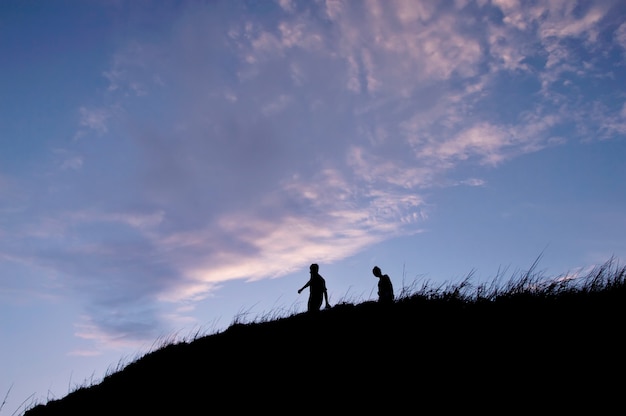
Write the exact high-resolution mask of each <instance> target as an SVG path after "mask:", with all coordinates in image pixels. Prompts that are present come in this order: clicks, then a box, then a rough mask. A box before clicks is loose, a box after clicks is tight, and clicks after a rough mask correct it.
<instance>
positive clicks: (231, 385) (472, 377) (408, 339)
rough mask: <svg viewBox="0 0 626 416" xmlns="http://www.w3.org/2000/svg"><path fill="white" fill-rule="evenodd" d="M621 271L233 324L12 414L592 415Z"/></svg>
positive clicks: (427, 291) (615, 349) (527, 278)
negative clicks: (476, 413) (570, 413)
mask: <svg viewBox="0 0 626 416" xmlns="http://www.w3.org/2000/svg"><path fill="white" fill-rule="evenodd" d="M625 279H626V268H623V267H622V268H620V267H616V266H615V264H614V263H613V262H612V261H610V262H607V263H606V264H605V265H603V266H602V267H599V268H597V269H595V270H593V271H592V272H590V273H589V274H588V275H587V276H584V277H580V278H577V279H565V278H559V279H551V280H549V279H543V278H541V277H537V275H533V273H532V272H529V273H525V274H522V275H520V276H519V277H518V278H513V279H511V280H510V281H509V282H508V283H507V284H506V285H505V286H504V287H499V286H498V285H497V284H496V283H493V284H491V285H479V286H478V287H474V286H472V285H471V284H470V283H471V279H469V278H468V279H467V280H465V281H463V282H461V283H460V284H458V285H453V286H449V287H440V288H434V289H433V288H432V287H429V286H428V285H424V286H423V287H422V288H421V289H419V290H414V291H407V290H404V291H403V293H402V294H401V295H400V296H398V297H397V299H396V301H395V302H393V304H391V305H389V306H384V305H379V304H377V303H376V302H370V301H366V302H362V303H357V304H350V303H342V304H338V305H335V306H334V307H333V308H332V309H329V310H322V311H319V312H317V313H308V312H304V313H299V314H294V315H291V316H287V317H283V318H278V319H275V320H271V321H265V322H254V323H247V324H242V323H235V324H232V325H231V326H230V327H229V328H228V329H226V330H225V331H223V332H219V333H215V334H212V335H206V336H202V337H200V338H197V339H194V340H193V341H191V342H180V343H172V344H170V345H166V346H164V347H162V348H160V349H158V350H156V351H154V352H151V353H148V354H146V355H145V356H143V357H141V358H139V359H137V360H136V361H134V362H132V363H130V364H128V365H127V366H126V367H125V368H123V369H122V370H121V371H118V372H116V373H113V374H110V375H108V376H107V377H105V378H104V379H103V380H102V382H100V383H99V384H96V385H92V386H89V387H82V388H79V389H77V390H75V391H73V392H71V393H70V394H68V395H67V396H65V397H63V398H61V399H58V400H52V401H49V402H48V403H46V404H39V405H37V406H35V407H33V408H31V409H29V410H28V411H26V413H25V415H26V416H53V415H64V416H69V415H95V414H106V415H157V414H158V415H161V414H168V415H170V414H171V415H195V414H249V413H251V412H252V413H267V412H270V413H280V414H297V413H306V414H309V413H332V414H338V413H348V414H355V413H362V412H367V413H381V412H382V413H384V414H398V413H400V412H402V413H407V412H410V413H426V414H433V413H436V414H443V413H445V414H450V413H469V412H479V413H492V414H493V413H496V414H522V413H527V412H530V411H532V412H533V414H535V413H542V414H543V413H558V414H562V413H563V412H565V411H569V410H572V409H574V410H578V411H579V412H582V413H587V411H588V413H590V414H606V413H608V410H609V409H612V408H614V407H615V406H620V407H621V397H622V395H623V387H624V382H623V381H621V380H623V378H624V377H623V370H624V366H623V363H624V359H623V355H624V349H623V346H624V341H623V340H622V339H623V330H624V317H625V316H626V315H625V313H624V312H625V309H626V302H625V301H626V280H625ZM618 413H619V412H618Z"/></svg>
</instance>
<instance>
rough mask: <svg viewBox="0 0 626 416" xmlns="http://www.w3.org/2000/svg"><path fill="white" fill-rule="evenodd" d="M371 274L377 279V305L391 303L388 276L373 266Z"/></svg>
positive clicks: (390, 287) (391, 291)
mask: <svg viewBox="0 0 626 416" xmlns="http://www.w3.org/2000/svg"><path fill="white" fill-rule="evenodd" d="M372 273H373V274H374V276H376V277H378V303H382V304H390V303H393V298H394V296H393V285H392V284H391V279H390V278H389V276H387V275H386V274H383V272H382V271H381V270H380V267H378V266H374V268H373V269H372Z"/></svg>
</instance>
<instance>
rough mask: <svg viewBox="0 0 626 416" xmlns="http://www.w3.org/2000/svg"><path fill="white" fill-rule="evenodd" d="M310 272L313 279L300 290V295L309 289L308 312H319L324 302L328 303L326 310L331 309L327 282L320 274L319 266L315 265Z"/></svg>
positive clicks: (312, 265) (310, 268)
mask: <svg viewBox="0 0 626 416" xmlns="http://www.w3.org/2000/svg"><path fill="white" fill-rule="evenodd" d="M309 271H310V272H311V278H310V279H309V281H308V282H306V283H305V285H304V286H302V287H301V288H300V289H298V294H300V293H302V291H303V290H304V289H306V288H307V287H308V288H309V303H308V305H307V310H308V311H309V312H317V311H319V310H320V308H321V307H322V302H323V301H326V309H329V308H330V304H329V303H328V291H327V290H326V281H325V280H324V278H323V277H322V276H321V275H320V274H319V266H318V265H317V264H315V263H313V264H311V266H310V267H309Z"/></svg>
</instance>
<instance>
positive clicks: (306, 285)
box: [298, 280, 311, 293]
mask: <svg viewBox="0 0 626 416" xmlns="http://www.w3.org/2000/svg"><path fill="white" fill-rule="evenodd" d="M310 284H311V281H310V280H309V281H308V282H306V284H305V285H304V286H302V287H301V288H300V289H298V293H301V292H302V291H303V290H304V289H306V288H307V287H309V285H310Z"/></svg>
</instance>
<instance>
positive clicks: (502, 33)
mask: <svg viewBox="0 0 626 416" xmlns="http://www.w3.org/2000/svg"><path fill="white" fill-rule="evenodd" d="M625 22H626V4H624V3H623V2H622V1H619V0H615V1H593V2H591V1H564V0H563V1H559V0H551V1H524V2H521V1H516V0H498V1H487V0H479V1H469V0H456V1H448V0H446V1H439V2H433V1H417V0H415V1H395V0H389V1H382V0H379V1H374V0H371V1H365V0H363V1H360V0H359V1H357V0H353V1H341V0H326V1H321V0H319V1H289V0H281V1H270V0H267V1H260V2H258V1H210V2H201V1H148V0H140V1H128V0H111V1H108V0H93V1H89V2H84V1H63V0H60V1H45V2H43V1H34V0H22V1H17V0H8V1H3V2H2V3H1V4H0V60H1V61H0V62H2V64H1V65H0V338H1V339H2V343H1V344H0V348H1V353H0V375H1V376H0V395H2V396H3V397H4V394H5V393H6V392H7V391H9V390H10V394H9V396H8V399H7V403H6V404H5V407H4V409H2V411H1V412H2V413H5V412H6V413H8V414H11V413H13V412H14V411H17V414H19V413H20V412H22V411H23V410H24V405H22V407H21V408H20V406H21V403H22V402H23V401H24V400H25V399H26V400H27V404H28V403H33V402H35V403H37V402H42V401H44V402H45V401H46V400H47V399H50V398H59V397H62V396H64V395H66V394H67V393H68V392H69V391H71V390H73V389H74V388H75V387H76V386H81V385H85V384H90V383H91V382H97V381H99V380H100V379H101V378H102V377H103V376H104V375H105V374H106V373H107V372H110V371H111V370H114V369H115V368H116V367H118V366H120V365H123V364H124V363H126V362H128V361H130V360H132V359H134V358H136V357H137V356H140V355H142V354H143V353H145V352H146V351H149V350H151V349H153V348H154V347H155V346H158V345H159V344H160V343H162V342H164V341H165V340H174V339H178V340H181V339H189V338H190V337H193V335H192V334H195V333H197V332H198V331H200V332H201V333H211V332H213V331H216V330H220V329H224V328H226V327H227V326H228V325H230V324H231V323H232V322H233V320H235V319H240V320H241V319H243V320H247V321H254V320H255V319H258V318H259V317H267V316H276V315H286V314H291V313H296V312H303V311H304V310H305V309H306V299H307V297H306V295H305V294H304V293H303V294H302V295H298V294H297V289H298V288H300V287H301V286H302V285H303V284H304V283H305V282H306V280H307V279H308V266H309V264H310V263H313V262H315V263H318V264H320V273H321V274H322V275H323V276H324V277H325V278H326V280H327V285H328V288H329V295H330V298H331V304H336V303H338V302H342V301H350V302H356V301H365V300H371V299H375V293H376V289H375V287H376V283H377V279H376V278H375V277H374V276H373V275H372V273H371V269H372V267H373V266H374V265H378V266H380V267H381V269H382V271H383V273H387V274H389V275H390V276H391V278H392V281H393V283H394V287H395V289H396V292H397V293H399V292H400V290H401V289H402V288H403V287H408V286H410V285H411V284H412V283H413V282H416V281H417V282H424V281H432V282H435V283H436V284H441V283H445V282H455V281H458V280H461V279H463V278H464V277H465V276H467V275H468V274H469V273H470V272H472V271H474V270H475V273H474V274H475V276H476V279H484V280H490V279H492V278H494V277H495V276H497V275H498V274H499V273H502V271H503V270H506V275H507V276H508V275H512V274H514V273H517V272H518V271H523V270H525V269H527V268H528V267H530V266H531V264H532V263H533V262H534V261H535V259H536V258H537V257H538V256H542V257H541V261H540V263H539V269H540V270H541V272H542V273H546V274H547V275H554V276H560V275H565V274H570V273H571V274H575V273H576V272H579V271H584V270H588V269H589V268H590V267H593V266H595V265H597V264H600V263H604V262H605V261H607V260H609V259H610V258H611V257H615V258H616V259H617V260H618V261H619V260H620V259H623V258H624V257H625V256H626V240H625V239H624V235H625V234H624V232H625V231H626V192H624V180H625V179H626V164H624V156H625V155H626V141H625V138H626V86H625V85H626V84H624V79H626V23H625Z"/></svg>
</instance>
